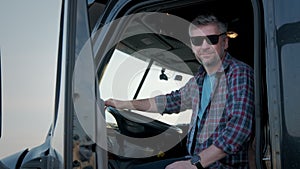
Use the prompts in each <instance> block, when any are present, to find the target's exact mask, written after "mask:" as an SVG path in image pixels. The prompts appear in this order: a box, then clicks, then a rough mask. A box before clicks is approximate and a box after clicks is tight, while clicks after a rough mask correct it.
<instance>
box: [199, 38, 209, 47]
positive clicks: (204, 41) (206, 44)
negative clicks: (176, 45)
mask: <svg viewBox="0 0 300 169" xmlns="http://www.w3.org/2000/svg"><path fill="white" fill-rule="evenodd" d="M207 41H208V39H204V40H203V43H202V45H201V47H202V48H208V47H210V46H211V44H210V43H209V42H207Z"/></svg>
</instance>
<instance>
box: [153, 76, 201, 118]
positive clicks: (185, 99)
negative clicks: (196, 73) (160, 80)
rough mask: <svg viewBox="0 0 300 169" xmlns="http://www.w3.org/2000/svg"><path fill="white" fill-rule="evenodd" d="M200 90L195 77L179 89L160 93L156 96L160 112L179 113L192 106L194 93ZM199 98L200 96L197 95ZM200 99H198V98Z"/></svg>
mask: <svg viewBox="0 0 300 169" xmlns="http://www.w3.org/2000/svg"><path fill="white" fill-rule="evenodd" d="M191 90H193V93H198V92H195V90H196V91H198V85H197V84H196V82H195V79H194V78H191V79H190V80H189V81H188V82H187V83H186V84H185V85H184V86H183V87H182V88H180V89H179V90H175V91H172V92H171V93H169V94H166V95H159V96H156V97H155V103H156V106H157V110H158V112H160V113H161V114H163V113H167V114H171V113H179V112H181V111H184V110H186V109H189V108H191V105H192V101H191V100H192V98H193V93H191ZM197 97H198V98H199V96H197ZM197 101H198V100H197Z"/></svg>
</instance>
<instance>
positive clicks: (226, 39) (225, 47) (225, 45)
mask: <svg viewBox="0 0 300 169" xmlns="http://www.w3.org/2000/svg"><path fill="white" fill-rule="evenodd" d="M228 41H229V38H228V37H226V38H225V39H224V50H227V49H228V47H229V44H228Z"/></svg>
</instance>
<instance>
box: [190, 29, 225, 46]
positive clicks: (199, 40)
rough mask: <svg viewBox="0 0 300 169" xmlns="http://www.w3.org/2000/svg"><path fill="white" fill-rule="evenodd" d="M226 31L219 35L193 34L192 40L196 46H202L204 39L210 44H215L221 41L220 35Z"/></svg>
mask: <svg viewBox="0 0 300 169" xmlns="http://www.w3.org/2000/svg"><path fill="white" fill-rule="evenodd" d="M225 34H226V33H225V32H224V33H221V34H219V35H208V36H193V37H191V42H192V44H193V45H194V46H201V45H202V44H203V41H204V39H205V40H206V42H207V43H208V44H210V45H215V44H217V43H218V42H219V36H222V35H225Z"/></svg>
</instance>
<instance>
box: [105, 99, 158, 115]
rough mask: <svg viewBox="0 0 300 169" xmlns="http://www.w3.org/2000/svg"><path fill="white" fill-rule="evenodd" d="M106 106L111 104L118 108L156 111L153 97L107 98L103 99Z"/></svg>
mask: <svg viewBox="0 0 300 169" xmlns="http://www.w3.org/2000/svg"><path fill="white" fill-rule="evenodd" d="M105 105H106V106H112V107H115V108H118V109H130V110H140V111H147V112H157V106H156V103H155V99H154V98H149V99H140V100H128V101H123V100H116V99H108V100H107V101H105Z"/></svg>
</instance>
